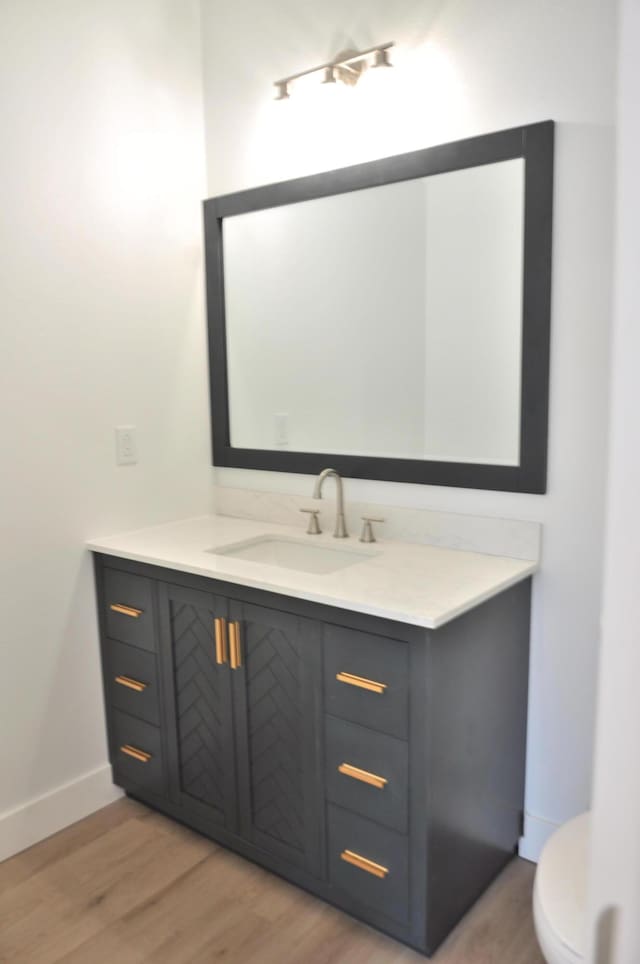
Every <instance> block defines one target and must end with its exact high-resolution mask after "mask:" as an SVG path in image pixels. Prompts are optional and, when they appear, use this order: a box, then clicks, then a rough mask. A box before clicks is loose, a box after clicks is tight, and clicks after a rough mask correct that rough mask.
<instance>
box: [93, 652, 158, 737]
mask: <svg viewBox="0 0 640 964" xmlns="http://www.w3.org/2000/svg"><path fill="white" fill-rule="evenodd" d="M105 648H106V653H107V665H108V672H109V678H108V680H107V688H108V691H109V701H110V703H111V705H112V706H115V707H116V709H118V710H122V711H123V712H124V713H130V714H131V716H136V717H139V719H141V720H146V721H147V722H148V723H155V724H159V723H160V709H159V701H158V674H157V670H156V657H155V655H154V654H153V653H149V652H147V651H146V650H144V649H138V648H137V647H136V646H127V645H126V644H125V643H117V642H116V641H115V640H113V639H107V640H106V646H105Z"/></svg>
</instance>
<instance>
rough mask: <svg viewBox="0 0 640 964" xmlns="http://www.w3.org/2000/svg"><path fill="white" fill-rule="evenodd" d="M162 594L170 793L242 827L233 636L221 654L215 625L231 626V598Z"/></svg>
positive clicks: (203, 813)
mask: <svg viewBox="0 0 640 964" xmlns="http://www.w3.org/2000/svg"><path fill="white" fill-rule="evenodd" d="M159 597H160V613H161V639H162V660H163V667H164V674H163V675H164V681H165V708H166V712H167V731H168V733H169V740H168V760H169V789H170V794H171V796H172V798H173V799H174V800H175V802H176V803H179V804H180V805H181V806H183V807H184V809H185V811H189V812H191V813H194V814H196V815H198V816H199V817H201V818H203V819H206V820H209V821H212V822H214V823H216V824H218V825H221V826H224V827H226V828H227V829H229V830H234V829H235V828H236V826H237V813H236V775H235V758H234V741H233V711H232V703H231V679H230V674H229V664H228V650H227V647H226V640H225V646H224V652H223V657H224V662H218V661H217V659H218V658H219V657H220V654H219V653H217V651H216V624H215V621H216V620H217V619H219V620H222V625H223V629H224V630H225V631H226V625H225V623H224V618H225V616H226V611H227V602H226V600H225V599H222V598H220V597H217V596H214V595H212V594H209V593H204V592H199V591H197V590H194V589H184V588H182V587H180V586H170V585H165V584H161V585H160V587H159Z"/></svg>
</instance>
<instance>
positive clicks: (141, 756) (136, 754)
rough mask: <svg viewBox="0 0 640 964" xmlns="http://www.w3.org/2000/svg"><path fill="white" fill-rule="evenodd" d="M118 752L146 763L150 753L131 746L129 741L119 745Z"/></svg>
mask: <svg viewBox="0 0 640 964" xmlns="http://www.w3.org/2000/svg"><path fill="white" fill-rule="evenodd" d="M120 752H121V753H126V755H127V756H132V757H133V759H134V760H138V761H139V762H140V763H148V762H149V760H150V759H151V754H150V753H147V752H146V750H139V749H138V747H137V746H131V745H130V744H129V743H125V745H124V746H121V747H120Z"/></svg>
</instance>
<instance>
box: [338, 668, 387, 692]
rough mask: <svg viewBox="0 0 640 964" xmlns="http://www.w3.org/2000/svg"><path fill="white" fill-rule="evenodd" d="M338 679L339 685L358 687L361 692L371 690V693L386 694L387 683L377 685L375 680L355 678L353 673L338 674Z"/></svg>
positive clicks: (362, 677) (361, 677)
mask: <svg viewBox="0 0 640 964" xmlns="http://www.w3.org/2000/svg"><path fill="white" fill-rule="evenodd" d="M336 679H337V680H338V682H339V683H347V684H348V685H349V686H357V687H359V688H360V689H361V690H369V691H370V692H371V693H384V691H385V690H386V688H387V684H386V683H377V682H376V681H375V680H374V679H365V677H364V676H354V675H353V673H344V672H342V673H336Z"/></svg>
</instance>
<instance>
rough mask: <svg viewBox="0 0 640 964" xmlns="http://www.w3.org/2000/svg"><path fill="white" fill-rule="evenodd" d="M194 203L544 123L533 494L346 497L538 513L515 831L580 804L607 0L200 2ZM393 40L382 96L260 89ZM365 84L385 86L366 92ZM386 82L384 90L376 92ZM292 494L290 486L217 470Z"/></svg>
mask: <svg viewBox="0 0 640 964" xmlns="http://www.w3.org/2000/svg"><path fill="white" fill-rule="evenodd" d="M202 10H203V32H204V56H205V111H206V141H207V167H208V189H209V193H210V194H211V195H214V194H220V193H224V192H228V191H234V190H238V189H241V188H245V187H249V186H254V185H257V184H261V183H266V182H270V181H276V180H282V179H284V178H288V177H292V176H295V175H302V174H307V173H312V172H314V171H320V170H328V169H330V168H334V167H339V166H341V165H344V164H349V163H353V162H358V161H364V160H368V159H371V158H373V157H379V156H385V155H390V154H394V153H398V152H401V151H406V150H411V149H415V148H420V147H426V146H428V145H430V144H435V143H440V142H444V141H447V140H452V139H455V138H458V137H464V136H467V135H473V134H478V133H481V132H486V131H491V130H498V129H501V128H505V127H509V126H514V125H519V124H525V123H529V122H534V121H539V120H545V119H548V118H551V119H554V120H556V121H557V122H558V130H557V154H556V193H555V229H554V277H553V334H552V367H551V431H550V439H549V456H550V466H549V491H548V495H547V496H545V497H539V496H524V495H516V494H507V493H492V492H475V491H470V490H455V489H446V488H439V487H421V486H408V485H390V484H388V483H376V482H355V481H352V482H348V483H347V487H346V494H347V498H352V499H361V500H363V501H379V502H383V503H384V502H387V503H395V504H402V505H411V506H424V507H429V508H435V509H438V508H439V509H447V510H453V511H460V512H469V513H479V514H489V515H491V514H493V515H498V516H510V517H515V518H521V519H531V520H539V521H541V522H543V523H544V525H545V535H544V558H543V566H542V571H541V573H540V575H539V576H537V578H536V580H535V590H534V600H533V621H532V663H531V692H530V716H529V751H528V776H527V811H528V820H527V839H526V841H525V847H524V850H523V852H525V853H529V854H532V855H535V854H537V852H538V849H539V845H540V842H541V841H542V840H543V839H544V837H545V835H546V833H547V832H548V831H549V829H551V828H552V827H553V825H554V824H556V823H560V822H562V821H564V820H565V819H567V818H568V817H570V816H571V815H573V814H575V813H577V812H578V811H580V810H583V809H584V808H585V807H586V806H587V805H588V803H589V798H590V782H591V756H592V748H593V720H594V693H595V683H596V663H597V648H598V645H597V644H598V620H599V606H600V581H601V569H602V563H601V559H602V528H603V526H602V516H603V486H604V462H605V438H606V426H607V399H608V391H607V388H608V386H607V367H608V343H609V316H610V296H611V241H612V228H611V208H612V180H613V171H612V165H613V161H612V118H613V100H614V76H613V75H614V58H615V13H616V5H615V4H614V3H613V2H612V0H564V2H563V3H561V4H559V3H557V2H556V0H539V2H537V3H532V2H530V0H516V2H514V0H487V2H485V3H478V2H476V0H455V2H454V0H437V2H436V0H431V2H430V0H396V2H394V3H392V4H391V3H389V2H388V0H325V2H324V3H322V4H318V3H315V2H312V0H272V2H270V3H264V2H263V0H245V2H244V3H242V4H237V3H232V2H231V0H203V4H202ZM386 40H396V41H397V42H398V48H397V51H396V53H395V54H394V59H395V62H396V64H397V69H395V70H394V71H393V72H388V73H389V75H391V74H393V76H388V77H387V78H386V84H387V86H384V85H383V84H379V85H378V92H377V94H376V93H374V92H373V91H369V92H367V91H366V90H364V89H363V90H362V91H360V90H358V89H356V91H355V92H354V93H355V95H356V96H355V97H353V98H343V99H342V101H341V103H339V104H338V103H337V102H335V100H334V103H332V104H331V105H329V104H328V102H327V101H324V100H322V99H321V97H320V96H319V95H320V94H321V93H323V91H320V92H319V93H317V94H315V95H314V96H313V97H312V98H311V100H302V99H298V101H297V102H296V100H295V98H292V99H291V102H290V103H288V104H287V105H286V107H287V108H292V110H286V108H285V110H284V111H282V110H280V108H282V107H283V105H282V103H275V102H272V101H271V100H270V98H271V89H270V84H271V83H272V82H273V81H274V80H276V79H278V78H279V77H281V76H284V75H286V74H288V73H291V72H293V71H295V70H298V69H302V68H305V67H308V66H312V65H314V64H316V63H320V62H322V61H323V60H325V59H326V58H327V57H330V56H332V55H334V54H336V53H337V52H338V51H339V50H341V49H343V48H345V47H348V46H351V45H352V44H355V45H356V46H360V47H365V46H367V45H369V44H371V43H375V42H382V41H386ZM381 88H382V89H381ZM385 91H386V92H385ZM215 474H216V478H217V481H218V482H219V483H221V484H223V485H241V486H244V487H255V488H271V489H275V490H284V489H286V490H288V491H290V492H293V493H308V492H309V491H310V488H311V482H310V480H309V479H308V478H305V477H292V476H283V475H269V474H266V473H251V472H242V471H234V470H218V471H217V472H216V473H215Z"/></svg>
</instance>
